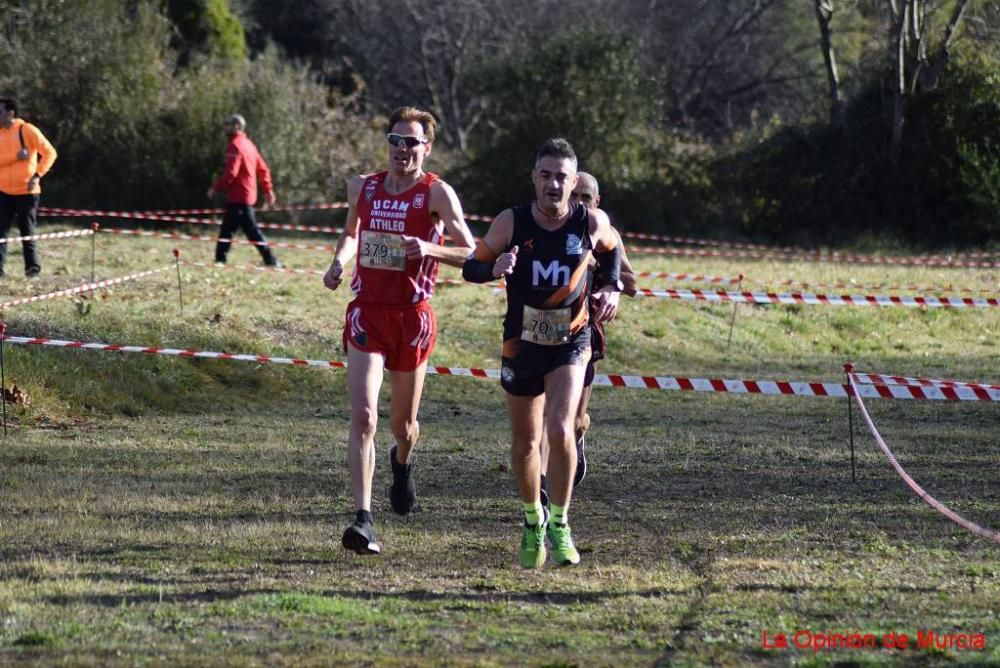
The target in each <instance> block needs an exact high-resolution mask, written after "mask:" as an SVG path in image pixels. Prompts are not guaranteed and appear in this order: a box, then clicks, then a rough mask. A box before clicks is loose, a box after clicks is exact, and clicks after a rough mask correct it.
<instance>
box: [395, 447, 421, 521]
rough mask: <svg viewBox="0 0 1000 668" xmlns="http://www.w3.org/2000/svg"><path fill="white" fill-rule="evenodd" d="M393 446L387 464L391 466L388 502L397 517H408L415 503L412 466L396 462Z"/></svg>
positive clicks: (415, 493)
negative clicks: (390, 485)
mask: <svg viewBox="0 0 1000 668" xmlns="http://www.w3.org/2000/svg"><path fill="white" fill-rule="evenodd" d="M398 447H399V446H397V445H394V446H392V447H391V448H390V449H389V463H390V464H392V487H390V488H389V502H390V503H391V504H392V510H393V512H394V513H396V514H397V515H409V514H410V511H411V510H413V506H414V505H416V503H417V485H416V483H414V482H413V464H400V463H399V462H397V461H396V449H397V448H398Z"/></svg>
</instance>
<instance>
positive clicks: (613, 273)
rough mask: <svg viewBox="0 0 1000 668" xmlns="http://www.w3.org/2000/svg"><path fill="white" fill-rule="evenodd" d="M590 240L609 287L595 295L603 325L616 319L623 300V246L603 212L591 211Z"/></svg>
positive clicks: (595, 304) (604, 287)
mask: <svg viewBox="0 0 1000 668" xmlns="http://www.w3.org/2000/svg"><path fill="white" fill-rule="evenodd" d="M589 214H590V238H591V240H592V241H593V246H594V257H595V258H596V259H597V265H598V267H599V269H600V271H601V273H602V274H603V275H604V280H605V285H604V286H603V287H602V288H601V289H600V290H597V291H596V292H594V294H593V295H592V296H591V299H592V300H593V304H594V310H595V316H596V318H597V320H598V321H600V322H607V321H610V320H614V318H615V315H616V314H617V313H618V300H619V299H620V298H621V292H622V288H623V286H622V282H621V260H622V245H621V243H620V240H619V237H618V235H617V234H616V233H615V231H614V229H613V228H612V227H611V221H610V220H609V219H608V215H607V214H606V213H604V212H603V211H601V210H600V209H591V210H590V211H589Z"/></svg>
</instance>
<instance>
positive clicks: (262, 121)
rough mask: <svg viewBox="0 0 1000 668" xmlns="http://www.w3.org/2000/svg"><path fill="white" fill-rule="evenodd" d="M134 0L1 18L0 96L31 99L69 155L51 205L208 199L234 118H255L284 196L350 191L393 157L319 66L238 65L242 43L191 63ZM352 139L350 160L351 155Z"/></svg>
mask: <svg viewBox="0 0 1000 668" xmlns="http://www.w3.org/2000/svg"><path fill="white" fill-rule="evenodd" d="M126 4H128V3H122V2H119V1H118V0H35V1H34V2H33V3H31V5H30V7H29V6H28V5H25V6H24V8H22V9H19V10H12V11H9V12H8V13H6V14H5V15H3V17H2V20H4V21H6V23H7V25H6V27H7V30H6V31H5V32H4V33H3V36H2V37H0V60H2V61H3V62H4V63H5V68H4V70H3V71H2V72H0V89H2V90H3V91H5V93H4V94H5V95H10V96H13V97H16V98H18V99H19V101H20V105H21V111H22V115H23V116H24V117H25V118H26V119H28V120H30V121H32V122H34V123H36V124H38V125H39V127H41V128H42V130H43V131H44V132H45V133H46V135H47V136H48V137H49V138H50V139H51V140H52V142H53V144H55V146H56V148H57V150H58V151H59V160H58V162H57V163H56V166H55V169H54V171H53V173H52V175H51V176H50V177H49V178H47V179H46V184H45V193H46V196H45V199H46V201H47V202H48V203H50V204H58V205H61V206H80V207H90V208H101V209H118V208H133V209H134V208H150V207H168V206H194V205H198V204H203V203H205V196H204V193H205V191H206V190H207V189H208V186H209V184H210V183H211V179H212V177H213V176H214V175H215V174H217V173H218V171H219V169H220V167H221V164H222V155H223V148H224V146H225V142H226V138H225V136H224V135H223V133H222V128H221V122H222V119H223V118H224V117H225V116H226V115H228V114H231V113H242V114H243V115H244V116H246V118H247V121H248V125H249V129H248V131H249V134H250V136H251V137H252V138H253V139H254V140H255V141H256V142H257V144H258V146H260V148H261V151H262V153H263V154H264V156H265V158H266V159H267V160H268V162H269V163H270V165H271V168H272V171H273V172H274V176H275V183H276V188H277V190H278V192H279V196H281V197H282V199H283V200H284V201H302V200H306V199H310V198H322V199H327V198H329V197H331V196H335V195H337V190H340V191H341V194H342V189H343V185H342V181H340V180H339V179H338V180H337V181H336V182H335V183H333V184H331V182H330V176H331V172H332V173H333V174H335V175H338V176H340V175H341V171H342V170H343V169H345V168H347V169H352V170H353V169H357V168H358V167H359V165H360V164H362V163H363V164H371V161H372V160H373V159H381V157H382V155H383V154H382V153H381V148H382V143H378V144H374V143H373V142H370V141H367V140H364V139H358V137H357V135H358V134H359V133H364V134H365V135H367V134H369V126H370V124H371V122H372V121H371V119H370V118H368V117H366V116H362V115H360V114H357V113H355V112H354V110H353V106H352V103H351V102H350V101H349V100H345V99H343V98H341V97H340V96H338V95H335V94H333V93H331V92H330V91H329V90H328V89H327V88H326V87H325V86H323V85H322V84H320V83H319V82H318V81H317V80H316V78H315V76H314V75H312V74H311V73H309V72H308V71H307V70H306V69H304V68H302V67H299V66H296V65H294V64H291V63H289V62H288V61H287V60H285V59H283V58H282V57H280V56H279V54H277V53H276V52H274V51H273V50H265V51H264V52H263V53H260V54H258V55H257V56H256V57H255V58H253V59H252V60H247V59H240V58H233V53H232V51H231V49H229V47H226V54H227V55H226V56H225V57H222V56H212V55H205V54H202V55H201V56H199V57H197V58H191V59H190V62H189V63H188V64H187V65H186V66H179V65H178V59H179V56H178V52H177V51H176V50H175V49H174V48H173V47H172V46H171V33H172V26H171V23H170V22H169V21H168V20H167V18H166V16H165V15H164V14H163V13H162V11H161V7H160V3H158V2H137V3H134V6H133V7H126V6H125V5H126ZM214 4H217V3H214ZM140 35H141V36H142V38H141V39H139V38H137V37H136V36H140ZM29 45H30V48H29ZM96 45H100V48H97V46H96ZM212 51H213V50H212V49H209V48H207V49H206V53H207V54H211V53H212ZM345 139H347V140H350V142H351V146H352V155H351V159H350V160H345V159H344V156H343V152H342V151H341V150H340V146H341V144H342V142H344V141H345ZM377 149H378V150H379V152H378V153H377V154H376V153H375V151H376V150H377ZM333 161H335V162H336V167H334V166H332V165H331V162H333ZM331 187H332V188H333V190H334V192H332V193H331V192H330V190H331Z"/></svg>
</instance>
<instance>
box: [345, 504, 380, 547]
mask: <svg viewBox="0 0 1000 668" xmlns="http://www.w3.org/2000/svg"><path fill="white" fill-rule="evenodd" d="M370 517H371V515H368V514H367V513H365V511H363V510H359V511H358V516H357V518H356V519H355V520H354V524H352V525H351V526H349V527H347V528H346V529H345V530H344V536H343V538H341V540H340V542H341V543H342V544H343V545H344V548H345V549H348V550H353V551H354V552H357V553H358V554H379V553H381V552H382V547H381V546H380V545H379V544H378V538H377V537H376V536H375V526H374V525H373V524H372V522H371V519H369V518H370Z"/></svg>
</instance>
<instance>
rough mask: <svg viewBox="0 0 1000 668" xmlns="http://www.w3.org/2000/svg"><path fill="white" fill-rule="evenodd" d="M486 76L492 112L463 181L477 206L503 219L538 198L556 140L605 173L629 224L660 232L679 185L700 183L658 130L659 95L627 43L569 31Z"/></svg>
mask: <svg viewBox="0 0 1000 668" xmlns="http://www.w3.org/2000/svg"><path fill="white" fill-rule="evenodd" d="M477 80H478V86H479V90H480V92H481V94H482V95H483V96H484V97H485V98H486V100H487V102H488V108H489V109H491V110H493V112H492V113H491V114H490V123H489V124H488V125H487V126H486V129H484V130H481V131H479V132H478V134H477V135H476V136H474V137H473V138H472V141H471V144H472V146H473V148H474V150H473V154H474V155H475V156H476V157H475V158H474V159H473V160H472V161H471V162H470V164H469V165H468V166H467V168H466V169H465V170H464V172H463V173H462V175H461V179H460V181H461V194H462V196H463V198H464V199H465V200H467V204H466V208H468V209H469V210H479V211H482V212H484V213H485V212H489V213H497V212H499V211H500V210H502V209H503V208H506V207H508V206H510V205H511V204H514V203H518V202H522V201H527V200H529V199H531V197H532V196H533V192H532V190H531V185H530V180H529V172H530V170H531V168H532V166H533V163H534V156H535V152H536V151H537V149H538V147H539V146H540V145H541V143H542V142H543V141H544V140H545V139H547V138H549V137H555V136H561V137H565V138H566V139H568V140H569V141H570V142H571V143H572V144H573V146H574V148H575V149H576V152H577V155H578V157H579V162H580V169H582V170H584V171H588V172H591V173H592V174H594V175H595V176H596V177H597V179H598V180H599V181H600V183H601V185H602V197H603V199H604V201H605V203H606V205H607V206H610V208H611V209H612V211H613V212H614V213H615V214H617V216H618V218H620V219H622V220H625V221H627V223H626V225H627V226H628V227H642V228H645V229H649V228H658V227H660V225H661V224H662V220H663V219H664V217H666V216H667V215H668V214H669V203H670V201H671V198H670V197H669V196H668V193H670V192H672V190H671V189H672V188H673V187H675V186H677V185H678V184H680V185H686V184H687V183H688V181H689V180H690V181H691V182H692V183H694V182H696V179H694V178H692V179H688V176H689V174H690V170H689V169H687V167H689V166H690V163H691V162H692V161H690V160H688V159H687V158H685V156H684V150H682V149H681V148H680V146H679V143H678V142H677V141H676V140H675V138H674V137H673V136H671V135H669V134H666V133H663V132H661V131H660V130H658V129H657V128H658V127H660V123H659V118H658V111H659V110H658V106H657V102H656V98H655V94H654V93H655V90H654V88H653V86H652V85H651V82H650V81H649V80H648V79H647V78H646V77H645V76H644V74H643V72H642V69H641V67H640V65H639V58H638V54H637V51H636V46H635V45H634V44H633V43H632V41H630V39H629V38H627V37H624V36H621V35H616V34H609V33H604V32H598V31H592V30H574V31H572V32H567V33H561V34H558V35H556V36H555V37H553V38H552V39H551V40H550V41H549V42H547V43H545V44H543V45H541V46H540V47H539V48H538V49H537V50H536V51H530V50H519V51H516V52H514V53H512V54H511V55H509V56H506V57H500V58H497V59H495V60H493V61H489V62H487V63H485V64H483V65H481V67H480V69H479V70H478V72H477Z"/></svg>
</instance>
